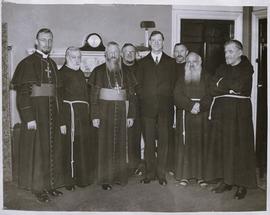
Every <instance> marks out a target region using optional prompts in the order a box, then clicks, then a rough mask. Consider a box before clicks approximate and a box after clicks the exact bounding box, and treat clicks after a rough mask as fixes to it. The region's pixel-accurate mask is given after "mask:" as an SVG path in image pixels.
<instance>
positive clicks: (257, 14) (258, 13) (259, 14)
mask: <svg viewBox="0 0 270 215" xmlns="http://www.w3.org/2000/svg"><path fill="white" fill-rule="evenodd" d="M264 18H267V8H258V10H254V11H253V12H252V34H251V64H252V65H253V69H254V74H253V83H252V93H251V101H252V106H253V108H252V111H253V113H252V116H253V127H254V147H255V149H256V128H257V97H258V64H257V62H256V59H257V58H258V57H259V36H258V35H259V20H260V19H264ZM268 52H269V51H268ZM267 67H268V69H269V65H267ZM267 79H269V77H268V76H267ZM268 95H269V89H268ZM268 118H269V116H268Z"/></svg>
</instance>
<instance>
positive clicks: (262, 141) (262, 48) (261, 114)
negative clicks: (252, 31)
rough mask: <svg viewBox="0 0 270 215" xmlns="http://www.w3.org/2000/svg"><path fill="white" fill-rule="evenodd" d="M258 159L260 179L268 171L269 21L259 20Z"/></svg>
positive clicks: (257, 60)
mask: <svg viewBox="0 0 270 215" xmlns="http://www.w3.org/2000/svg"><path fill="white" fill-rule="evenodd" d="M258 33H259V35H258V36H259V44H258V58H257V59H256V63H257V64H258V83H257V88H258V89H257V126H256V158H257V167H258V168H259V177H260V178H263V177H264V176H265V175H266V169H267V19H265V18H264V19H260V20H259V32H258Z"/></svg>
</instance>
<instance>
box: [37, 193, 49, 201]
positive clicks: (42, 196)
mask: <svg viewBox="0 0 270 215" xmlns="http://www.w3.org/2000/svg"><path fill="white" fill-rule="evenodd" d="M35 196H36V198H37V200H38V201H39V202H49V201H50V198H49V196H48V195H47V194H46V193H45V192H40V193H35Z"/></svg>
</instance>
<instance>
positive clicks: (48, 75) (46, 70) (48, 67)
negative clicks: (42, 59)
mask: <svg viewBox="0 0 270 215" xmlns="http://www.w3.org/2000/svg"><path fill="white" fill-rule="evenodd" d="M45 72H46V73H47V77H48V78H50V77H51V72H52V71H51V70H50V66H49V63H48V62H47V68H46V69H45Z"/></svg>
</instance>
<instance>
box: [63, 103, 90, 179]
mask: <svg viewBox="0 0 270 215" xmlns="http://www.w3.org/2000/svg"><path fill="white" fill-rule="evenodd" d="M64 103H67V104H69V105H70V117H71V125H70V128H71V131H70V140H71V141H70V148H71V149H70V165H71V177H72V178H74V162H75V161H74V150H73V147H74V139H75V138H74V136H75V115H74V108H73V104H87V106H88V108H89V103H88V102H86V101H80V100H76V101H68V100H64Z"/></svg>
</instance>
